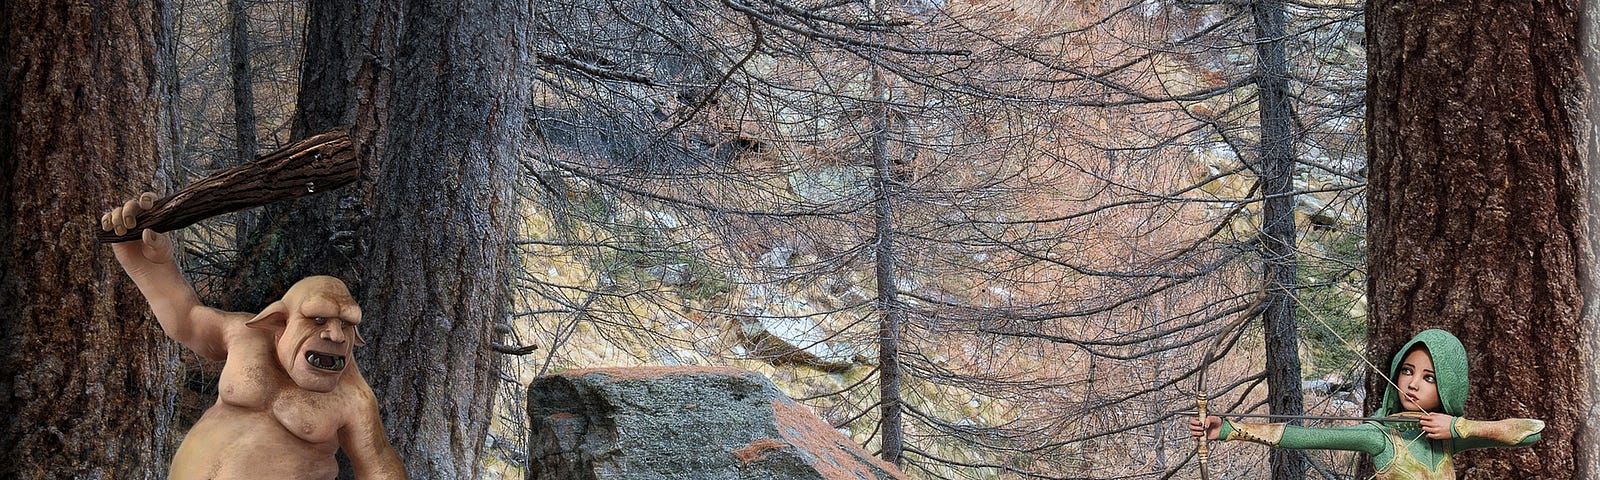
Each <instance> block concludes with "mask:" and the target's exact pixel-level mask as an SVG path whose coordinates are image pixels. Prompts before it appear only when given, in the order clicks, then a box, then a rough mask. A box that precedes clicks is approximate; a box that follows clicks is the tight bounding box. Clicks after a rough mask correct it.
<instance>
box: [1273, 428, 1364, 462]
mask: <svg viewBox="0 0 1600 480" xmlns="http://www.w3.org/2000/svg"><path fill="white" fill-rule="evenodd" d="M1278 446H1280V447H1283V448H1293V449H1315V450H1354V451H1357V452H1363V453H1366V454H1369V455H1377V454H1379V453H1382V452H1383V450H1384V449H1385V448H1388V447H1389V437H1388V436H1386V435H1384V433H1383V430H1379V429H1378V427H1376V426H1373V425H1365V424H1363V425H1356V426H1353V427H1329V428H1309V427H1299V426H1294V425H1286V426H1284V428H1283V441H1282V442H1280V443H1279V444H1278Z"/></svg>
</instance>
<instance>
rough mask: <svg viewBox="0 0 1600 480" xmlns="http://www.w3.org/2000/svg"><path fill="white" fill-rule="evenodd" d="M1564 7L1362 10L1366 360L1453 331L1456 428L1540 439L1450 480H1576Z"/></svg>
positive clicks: (1572, 115)
mask: <svg viewBox="0 0 1600 480" xmlns="http://www.w3.org/2000/svg"><path fill="white" fill-rule="evenodd" d="M1577 7H1578V4H1577V3H1572V2H1543V1H1532V0H1515V1H1502V2H1457V1H1450V0H1428V1H1421V2H1409V1H1407V2H1398V1H1390V0H1374V1H1372V2H1370V3H1369V4H1368V8H1367V42H1368V46H1369V48H1370V54H1369V78H1368V91H1369V94H1368V118H1369V122H1370V136H1369V137H1368V147H1369V153H1370V167H1371V179H1370V185H1371V187H1370V189H1369V195H1370V199H1371V200H1370V201H1371V205H1370V213H1369V215H1370V216H1369V220H1368V222H1369V227H1368V228H1369V233H1368V242H1369V245H1370V248H1371V253H1370V257H1369V258H1370V265H1369V271H1368V275H1369V280H1368V294H1369V296H1370V298H1371V302H1372V321H1371V327H1370V333H1369V335H1370V337H1369V343H1368V345H1369V348H1370V349H1371V351H1370V352H1368V353H1369V357H1371V358H1372V359H1373V361H1374V362H1375V363H1377V364H1379V365H1384V366H1386V365H1388V360H1389V358H1390V357H1391V356H1392V355H1393V354H1394V352H1395V349H1397V348H1399V346H1400V345H1401V343H1402V342H1404V341H1405V340H1406V339H1407V338H1409V337H1410V336H1411V335H1412V334H1414V333H1416V332H1417V331H1420V330H1422V329H1425V328H1431V327H1437V328H1444V329H1446V330H1449V331H1452V332H1454V333H1455V334H1456V335H1457V336H1459V337H1461V340H1462V341H1463V342H1464V343H1465V344H1466V347H1467V352H1468V354H1469V358H1470V362H1471V372H1472V394H1471V398H1470V400H1469V401H1468V403H1467V412H1466V413H1467V415H1468V416H1469V417H1479V418H1502V417H1534V418H1541V419H1544V420H1545V422H1547V425H1548V426H1547V428H1546V429H1545V431H1544V439H1543V440H1542V441H1540V442H1539V443H1538V444H1537V445H1535V446H1534V447H1532V448H1527V449H1505V450H1486V451H1474V452H1468V453H1464V454H1462V455H1459V456H1458V458H1457V471H1458V472H1459V474H1460V478H1466V479H1472V478H1479V479H1488V478H1496V479H1498V478H1579V476H1576V475H1575V472H1576V471H1577V469H1578V468H1579V466H1578V465H1577V464H1576V462H1575V457H1576V455H1577V452H1579V451H1581V450H1582V449H1583V448H1585V447H1583V446H1580V445H1577V444H1575V442H1574V438H1575V437H1576V435H1577V434H1578V433H1579V432H1582V431H1584V429H1585V427H1586V422H1587V420H1586V417H1585V415H1584V413H1585V412H1586V410H1585V409H1584V408H1583V407H1582V405H1581V404H1583V403H1584V400H1585V399H1587V398H1590V395H1589V392H1588V391H1587V388H1588V387H1587V386H1586V379H1587V378H1588V377H1587V375H1588V373H1587V372H1586V371H1585V370H1586V368H1588V364H1589V359H1588V355H1590V354H1591V352H1590V351H1589V350H1588V349H1586V348H1584V346H1585V345H1586V344H1587V342H1588V340H1586V339H1584V338H1581V335H1580V332H1585V331H1586V330H1585V329H1583V328H1581V327H1582V325H1581V322H1580V312H1581V311H1582V310H1583V308H1584V299H1583V296H1582V291H1581V289H1580V286H1581V285H1582V282H1583V274H1582V273H1581V272H1582V271H1583V270H1582V269H1583V268H1585V267H1586V265H1585V264H1584V263H1585V261H1586V260H1585V259H1586V258H1588V255H1590V254H1592V252H1589V251H1587V245H1588V240H1587V239H1586V238H1585V225H1584V222H1585V221H1586V218H1587V205H1586V200H1587V194H1588V192H1587V190H1586V189H1587V185H1586V183H1587V180H1586V173H1587V172H1586V171H1585V167H1584V165H1583V162H1582V158H1581V156H1580V155H1579V148H1578V145H1577V144H1576V139H1578V138H1580V134H1579V130H1578V128H1579V122H1580V121H1581V118H1582V116H1581V108H1582V107H1581V106H1582V105H1583V104H1584V103H1585V100H1586V99H1587V98H1588V96H1589V95H1590V93H1589V92H1587V91H1586V89H1585V88H1584V87H1585V82H1584V78H1583V72H1582V69H1581V65H1580V57H1579V50H1578V47H1579V36H1578V33H1579V32H1578V18H1579V12H1577V11H1575V10H1574V9H1575V8H1577ZM1381 382H1383V380H1382V379H1374V380H1373V381H1372V382H1371V384H1370V385H1369V386H1370V387H1371V388H1372V389H1373V390H1371V391H1377V392H1381V391H1382V390H1381V388H1382V387H1383V383H1381ZM1380 397H1381V395H1372V396H1371V397H1370V398H1371V399H1373V400H1369V401H1370V402H1372V403H1375V402H1376V401H1377V400H1375V399H1378V398H1380ZM1372 406H1373V405H1371V404H1369V407H1372ZM1585 468H1592V467H1585Z"/></svg>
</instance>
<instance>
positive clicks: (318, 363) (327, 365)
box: [306, 351, 344, 372]
mask: <svg viewBox="0 0 1600 480" xmlns="http://www.w3.org/2000/svg"><path fill="white" fill-rule="evenodd" d="M306 362H309V363H310V364H311V366H313V367H317V368H320V369H323V370H331V371H335V372H337V371H340V370H344V355H334V354H331V353H322V352H315V351H307V352H306Z"/></svg>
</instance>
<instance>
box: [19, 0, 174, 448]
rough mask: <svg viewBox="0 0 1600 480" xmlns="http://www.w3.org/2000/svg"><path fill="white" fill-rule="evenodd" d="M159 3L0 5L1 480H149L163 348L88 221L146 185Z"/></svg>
mask: <svg viewBox="0 0 1600 480" xmlns="http://www.w3.org/2000/svg"><path fill="white" fill-rule="evenodd" d="M166 8H167V7H166V5H164V4H163V3H161V2H153V3H152V2H134V3H128V4H121V3H118V4H109V3H107V4H98V3H71V4H69V3H60V2H49V1H33V0H21V1H8V2H3V3H0V67H3V70H0V75H3V77H0V182H4V185H0V217H3V218H0V305H4V307H3V308H0V333H3V334H0V372H4V373H0V411H3V412H5V415H6V416H7V421H6V422H3V423H0V478H46V479H47V478H134V479H137V478H161V477H164V476H165V475H166V465H167V461H168V460H169V459H170V458H171V454H172V451H173V446H174V445H176V440H177V439H178V432H175V431H174V425H173V409H174V404H175V401H176V398H177V393H178V390H179V385H178V382H177V379H178V378H180V377H179V375H178V374H177V373H178V372H177V369H178V361H177V359H178V356H177V354H178V351H179V348H180V347H179V346H178V344H177V343H176V342H173V341H171V340H168V339H167V338H165V336H163V335H162V333H161V329H160V328H159V327H158V326H157V324H156V322H155V321H154V319H153V318H151V316H150V314H149V310H148V308H147V307H146V304H145V301H144V299H143V298H142V297H141V296H140V295H139V292H138V291H137V290H135V289H134V286H133V283H132V282H129V281H127V277H126V275H125V274H123V272H122V269H121V267H119V266H118V265H117V262H116V260H114V259H113V258H112V255H111V252H110V249H108V248H105V247H104V246H103V245H101V244H99V243H97V242H95V241H94V238H95V232H96V231H97V230H98V227H99V225H98V223H99V218H100V215H101V214H102V213H104V212H106V211H107V210H109V209H110V208H111V207H113V206H116V205H118V204H120V203H121V202H123V201H126V200H127V199H129V198H132V197H133V196H134V195H135V194H137V193H138V192H139V191H141V190H144V189H150V188H159V187H160V186H159V185H155V184H157V183H161V182H160V181H159V180H158V179H157V177H156V174H157V172H158V171H159V170H160V167H161V164H162V163H163V162H162V160H161V158H162V157H161V156H162V155H163V153H164V152H166V148H167V147H166V146H165V145H164V142H168V141H170V136H171V135H172V132H171V131H168V130H167V128H168V127H169V126H170V125H171V123H170V120H171V119H170V118H164V115H163V112H166V111H167V110H165V109H163V108H162V105H160V103H161V102H164V101H167V100H169V98H164V95H165V94H167V93H170V92H171V91H172V90H171V89H170V88H169V87H170V86H169V85H164V84H163V78H164V75H165V74H167V73H170V72H168V71H161V70H160V69H159V67H158V65H164V62H170V61H171V57H170V54H171V50H170V49H169V48H167V47H166V46H165V42H168V41H170V39H169V38H167V37H166V36H165V35H166V33H165V32H167V31H168V30H167V29H166V28H165V26H166V21H167V17H166V15H165V9H166Z"/></svg>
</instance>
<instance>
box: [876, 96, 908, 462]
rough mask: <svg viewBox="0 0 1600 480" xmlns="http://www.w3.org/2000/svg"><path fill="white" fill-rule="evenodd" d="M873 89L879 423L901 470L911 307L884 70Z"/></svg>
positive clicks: (889, 455) (887, 451)
mask: <svg viewBox="0 0 1600 480" xmlns="http://www.w3.org/2000/svg"><path fill="white" fill-rule="evenodd" d="M872 89H873V91H874V92H875V93H877V98H876V99H874V100H875V104H874V105H873V107H872V112H873V114H872V153H871V158H872V169H873V180H872V186H873V190H874V192H875V195H874V196H875V197H876V200H875V203H876V204H877V205H876V207H875V210H874V212H875V213H876V216H875V218H874V219H873V225H874V228H875V230H876V234H875V235H873V242H874V243H876V245H875V248H874V249H873V253H874V255H873V259H874V261H873V264H874V266H875V270H876V272H875V273H876V275H877V283H878V292H877V293H878V315H880V316H881V318H880V319H879V320H878V396H879V402H880V403H879V404H878V410H879V419H880V420H879V421H880V422H881V425H882V430H883V442H882V451H881V453H879V456H880V457H881V458H883V461H885V462H889V463H891V464H894V465H895V466H900V464H901V461H900V453H901V451H902V450H903V449H904V432H903V428H904V427H903V425H904V423H903V420H902V418H901V410H902V409H903V408H904V407H903V406H902V405H901V402H900V328H901V327H900V324H901V323H903V322H904V320H905V307H904V306H903V305H901V304H900V298H899V296H900V292H899V290H898V287H897V286H896V285H895V268H894V262H895V251H894V171H893V168H892V167H891V166H890V164H889V90H888V88H886V87H885V86H884V82H883V74H882V71H881V69H880V68H879V67H878V66H876V65H874V66H872Z"/></svg>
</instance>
